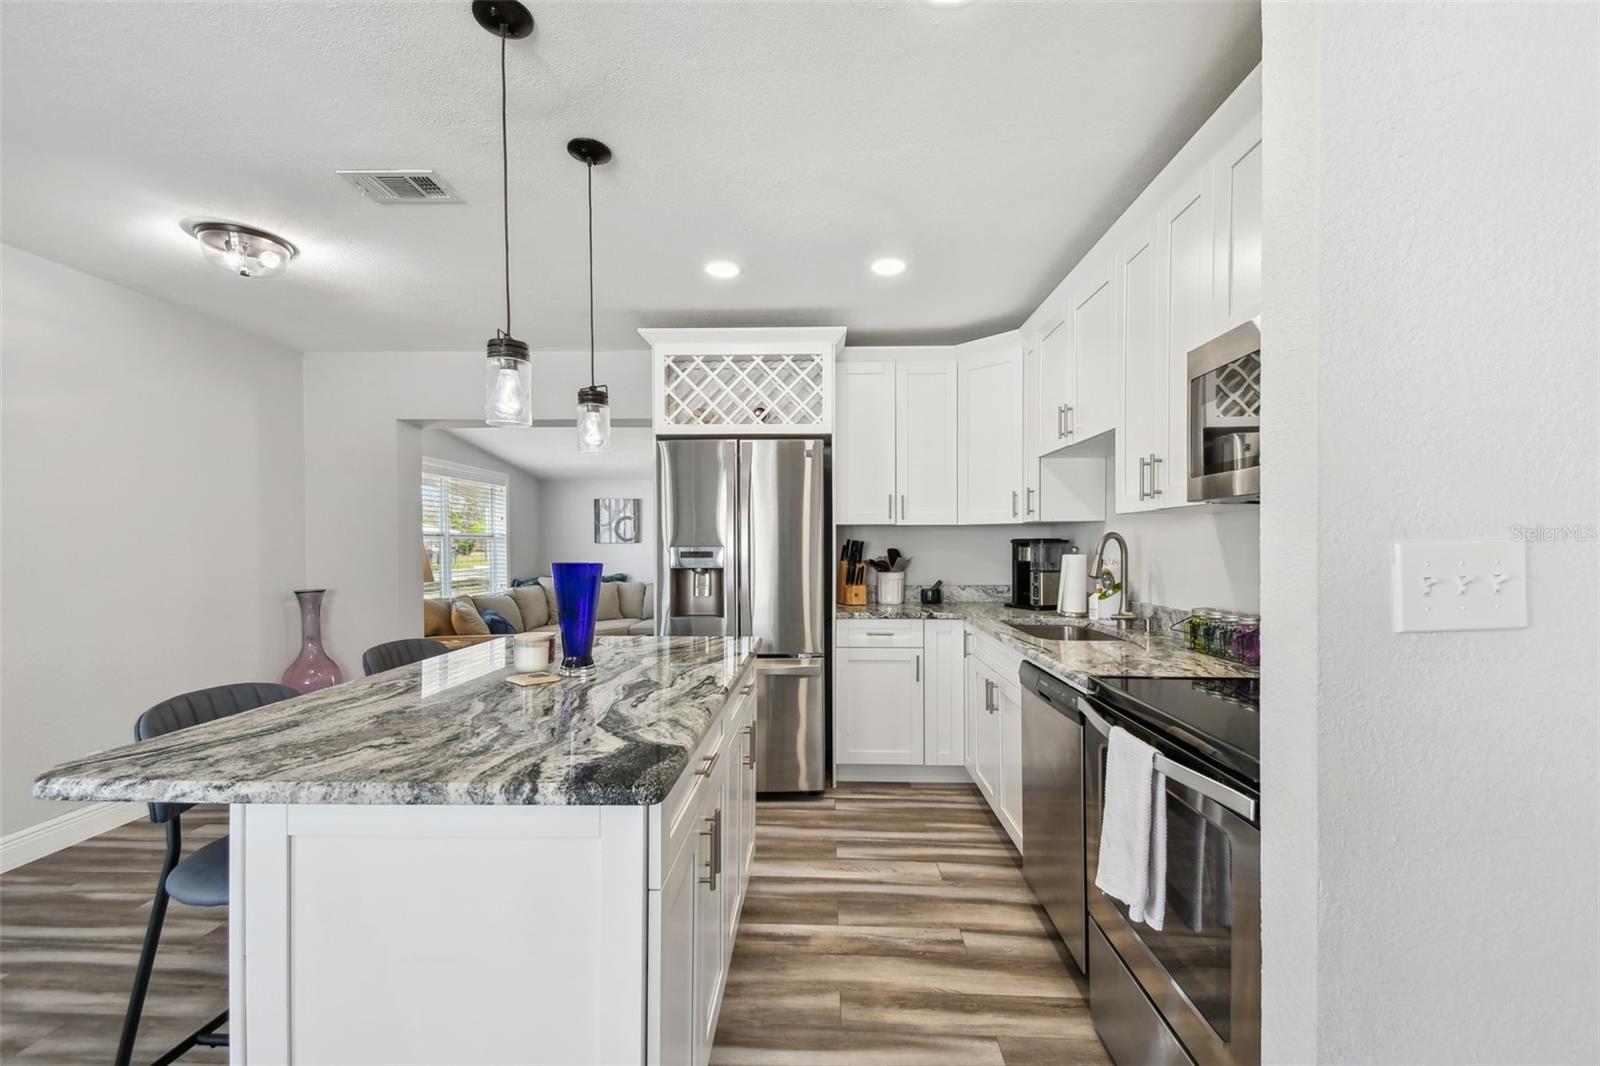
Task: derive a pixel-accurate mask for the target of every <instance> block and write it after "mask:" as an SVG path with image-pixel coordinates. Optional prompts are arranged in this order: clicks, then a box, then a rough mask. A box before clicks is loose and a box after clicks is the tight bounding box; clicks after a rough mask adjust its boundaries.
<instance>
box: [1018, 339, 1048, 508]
mask: <svg viewBox="0 0 1600 1066" xmlns="http://www.w3.org/2000/svg"><path fill="white" fill-rule="evenodd" d="M1020 333H1021V341H1022V458H1023V464H1022V517H1023V518H1024V519H1026V520H1027V521H1029V522H1034V521H1038V519H1039V517H1040V514H1041V510H1040V500H1039V472H1040V471H1039V456H1040V455H1041V454H1043V452H1044V450H1045V449H1044V439H1043V437H1042V436H1041V425H1042V423H1041V420H1040V412H1041V408H1042V405H1043V399H1042V397H1043V393H1044V389H1043V387H1042V383H1043V365H1042V363H1041V361H1040V358H1039V322H1038V315H1037V314H1035V315H1034V316H1033V317H1032V318H1030V319H1028V321H1026V322H1024V323H1023V324H1022V329H1021V331H1020Z"/></svg>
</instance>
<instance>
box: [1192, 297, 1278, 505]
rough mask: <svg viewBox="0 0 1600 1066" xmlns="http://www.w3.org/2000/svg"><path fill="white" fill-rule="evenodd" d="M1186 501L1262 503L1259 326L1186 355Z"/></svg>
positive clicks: (1245, 326)
mask: <svg viewBox="0 0 1600 1066" xmlns="http://www.w3.org/2000/svg"><path fill="white" fill-rule="evenodd" d="M1189 500H1190V502H1198V501H1202V500H1209V501H1211V502H1214V503H1259V502H1260V500H1261V320H1260V319H1258V318H1253V319H1251V320H1249V321H1248V322H1243V323H1241V324H1240V325H1238V326H1235V327H1234V328H1233V329H1230V330H1229V331H1228V332H1226V333H1224V334H1223V335H1222V336H1220V337H1218V338H1216V339H1215V340H1210V341H1207V342H1206V343H1204V344H1202V345H1201V346H1200V347H1198V348H1196V349H1194V351H1192V352H1190V353H1189Z"/></svg>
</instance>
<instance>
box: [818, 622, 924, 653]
mask: <svg viewBox="0 0 1600 1066" xmlns="http://www.w3.org/2000/svg"><path fill="white" fill-rule="evenodd" d="M837 643H838V645H839V647H841V648H920V647H922V620H921V619H914V620H911V621H906V620H905V619H895V620H891V621H875V620H873V619H869V618H863V619H860V620H851V621H844V622H840V623H839V636H838V641H837Z"/></svg>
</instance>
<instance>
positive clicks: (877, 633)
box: [866, 629, 894, 637]
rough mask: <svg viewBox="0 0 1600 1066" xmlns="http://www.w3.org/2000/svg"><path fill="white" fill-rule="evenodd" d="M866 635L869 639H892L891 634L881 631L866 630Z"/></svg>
mask: <svg viewBox="0 0 1600 1066" xmlns="http://www.w3.org/2000/svg"><path fill="white" fill-rule="evenodd" d="M866 635H867V636H869V637H892V636H894V634H893V633H884V632H882V631H873V630H870V629H869V630H867V632H866Z"/></svg>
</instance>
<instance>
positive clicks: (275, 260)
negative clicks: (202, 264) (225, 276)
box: [184, 222, 300, 278]
mask: <svg viewBox="0 0 1600 1066" xmlns="http://www.w3.org/2000/svg"><path fill="white" fill-rule="evenodd" d="M184 229H185V230H187V231H188V233H189V236H191V237H193V238H194V239H195V240H197V241H199V242H200V253H201V254H202V255H204V256H205V257H206V261H207V262H210V263H215V264H217V266H219V267H221V268H222V269H224V270H226V271H228V272H229V273H230V274H237V275H239V276H240V277H241V278H275V277H277V276H278V275H279V274H282V273H283V271H284V269H285V268H286V267H287V266H288V265H289V260H291V259H293V258H294V257H295V256H297V255H299V254H300V249H298V248H296V247H295V246H294V245H292V244H290V243H289V242H288V241H286V240H284V239H283V238H282V237H279V236H278V235H277V234H275V233H268V232H267V231H266V230H260V229H255V228H253V227H251V226H240V225H236V224H235V223H232V222H195V223H192V224H190V225H188V226H185V227H184Z"/></svg>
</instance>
